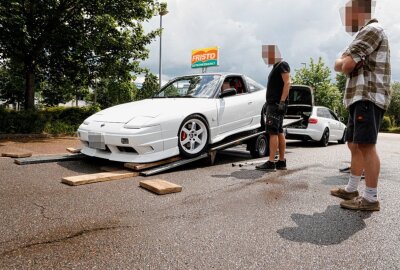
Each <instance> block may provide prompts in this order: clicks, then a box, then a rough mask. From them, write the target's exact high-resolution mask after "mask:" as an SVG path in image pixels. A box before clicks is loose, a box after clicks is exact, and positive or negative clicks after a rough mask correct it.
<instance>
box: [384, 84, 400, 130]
mask: <svg viewBox="0 0 400 270" xmlns="http://www.w3.org/2000/svg"><path fill="white" fill-rule="evenodd" d="M386 115H388V116H389V117H390V118H391V120H392V125H393V126H396V125H399V124H400V82H395V83H393V84H392V99H391V101H390V105H389V108H388V110H387V112H386Z"/></svg>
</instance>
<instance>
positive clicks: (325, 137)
mask: <svg viewBox="0 0 400 270" xmlns="http://www.w3.org/2000/svg"><path fill="white" fill-rule="evenodd" d="M328 143H329V129H328V128H326V129H325V130H324V133H322V137H321V140H320V141H319V144H320V145H321V146H322V147H327V146H328Z"/></svg>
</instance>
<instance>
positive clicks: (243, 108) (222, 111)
mask: <svg viewBox="0 0 400 270" xmlns="http://www.w3.org/2000/svg"><path fill="white" fill-rule="evenodd" d="M236 78H239V77H236ZM240 79H241V78H240ZM242 86H243V89H241V91H240V93H238V94H236V95H234V96H228V97H223V98H219V102H217V104H218V105H217V107H218V125H219V128H218V130H219V132H218V133H219V134H223V133H228V132H232V133H234V131H235V130H239V129H241V128H244V127H246V126H248V125H250V123H251V120H252V111H253V110H254V109H253V108H252V104H253V100H252V96H251V95H249V94H248V93H247V92H246V90H245V88H244V84H243V83H242Z"/></svg>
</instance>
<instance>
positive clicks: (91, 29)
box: [0, 0, 159, 109]
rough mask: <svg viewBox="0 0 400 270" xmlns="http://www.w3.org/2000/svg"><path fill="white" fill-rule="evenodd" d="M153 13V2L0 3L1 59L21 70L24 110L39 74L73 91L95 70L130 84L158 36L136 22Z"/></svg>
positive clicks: (101, 75)
mask: <svg viewBox="0 0 400 270" xmlns="http://www.w3.org/2000/svg"><path fill="white" fill-rule="evenodd" d="M158 9H159V4H158V3H157V2H155V0H113V1H109V0H93V1H81V0H49V1H40V0H39V1H25V0H9V1H1V4H0V26H1V27H0V56H1V58H2V59H10V60H12V61H15V62H16V63H19V64H20V65H22V66H23V70H24V80H25V108H26V109H30V108H33V107H34V95H35V91H36V86H37V78H38V77H39V76H43V78H45V80H47V81H48V83H49V84H50V85H53V86H55V85H59V84H60V83H61V84H62V83H64V82H65V81H69V82H68V84H70V85H72V89H80V87H82V86H86V87H89V86H90V83H92V82H93V80H91V79H90V74H93V73H94V72H97V74H98V77H99V78H108V79H109V78H113V79H116V80H120V81H122V80H123V81H125V82H126V81H130V80H131V79H132V76H133V75H131V74H135V73H140V72H142V71H143V69H141V68H140V66H139V61H140V60H144V59H146V58H147V57H148V50H147V49H146V47H145V46H146V45H147V44H149V43H150V42H151V41H152V40H153V39H154V38H155V37H156V35H157V34H158V33H159V30H157V31H151V32H150V33H147V34H145V33H144V31H143V28H142V25H141V23H142V22H143V21H145V20H148V19H150V18H151V17H152V16H154V14H155V12H156V11H157V10H158ZM85 84H86V85H85ZM53 88H54V87H53Z"/></svg>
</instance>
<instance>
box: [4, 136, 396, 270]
mask: <svg viewBox="0 0 400 270" xmlns="http://www.w3.org/2000/svg"><path fill="white" fill-rule="evenodd" d="M379 136H380V137H379V139H378V141H379V142H378V152H379V154H380V157H381V177H380V184H379V190H378V192H379V193H378V196H379V198H380V202H381V211H379V212H373V213H370V212H354V211H349V210H344V209H341V208H340V207H339V202H340V199H338V198H335V197H332V196H330V195H329V190H330V189H331V188H332V187H334V186H337V185H345V184H346V183H347V178H348V174H345V173H340V172H339V168H341V167H345V166H348V165H349V161H350V155H349V151H348V150H347V147H346V145H339V144H336V143H332V144H331V145H329V146H328V147H318V146H317V145H315V144H312V143H300V142H296V141H291V142H288V148H287V160H288V170H287V171H278V172H273V173H264V172H261V171H256V170H254V164H251V163H252V162H260V160H252V159H251V157H250V155H249V154H248V153H247V152H245V151H244V149H243V147H237V148H235V149H230V150H227V151H224V152H221V153H218V155H217V163H216V164H215V165H214V166H207V165H206V164H205V163H204V162H201V161H199V162H196V163H195V164H190V165H187V166H185V167H182V168H178V169H175V170H173V171H170V172H165V173H163V174H159V175H156V176H151V177H146V178H144V177H140V176H139V177H134V178H128V179H123V180H116V181H110V182H102V183H95V184H89V185H83V186H76V187H71V186H67V185H64V184H62V183H61V178H62V177H65V176H74V175H80V174H86V173H95V172H100V167H101V166H114V167H120V166H121V164H118V163H114V162H107V161H103V160H99V159H91V158H87V159H83V160H78V161H67V162H55V163H46V164H34V165H16V164H14V160H13V159H11V158H0V216H1V219H0V269H400V249H399V244H400V229H399V228H400V213H399V211H398V209H400V200H399V194H400V179H399V172H400V169H399V164H400V163H399V161H400V143H399V141H400V135H395V134H380V135H379ZM46 140H48V141H46V142H43V141H41V140H39V139H37V140H36V141H33V142H32V141H29V142H25V143H26V144H23V143H21V142H13V141H0V152H3V151H5V150H7V151H10V150H16V149H19V150H28V151H32V152H33V153H34V154H36V155H42V154H47V153H49V154H50V153H51V154H54V153H65V152H66V151H65V148H66V147H77V146H79V143H78V142H77V140H76V139H74V138H64V139H59V140H58V141H57V140H56V141H52V139H46ZM45 148H46V149H47V150H46V149H45ZM246 162H247V164H245V163H246ZM239 163H242V164H244V166H241V167H240V166H232V164H239ZM157 178H158V179H164V180H167V181H170V182H173V183H176V184H179V185H182V186H183V190H182V192H180V193H175V194H169V195H163V196H159V195H155V194H154V193H151V192H149V191H147V190H145V189H142V188H140V187H139V181H140V180H143V179H157ZM361 186H363V183H362V184H361ZM361 188H363V187H361Z"/></svg>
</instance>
